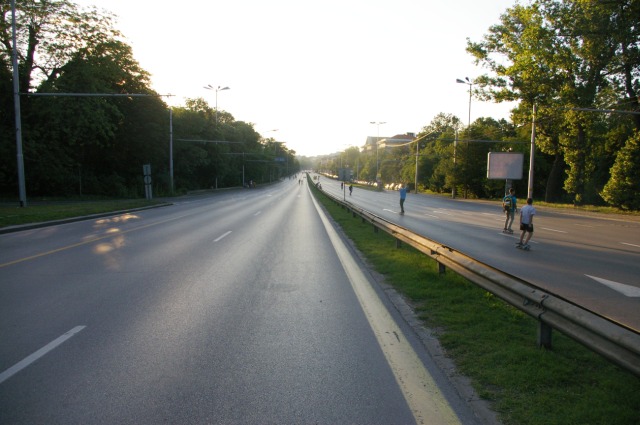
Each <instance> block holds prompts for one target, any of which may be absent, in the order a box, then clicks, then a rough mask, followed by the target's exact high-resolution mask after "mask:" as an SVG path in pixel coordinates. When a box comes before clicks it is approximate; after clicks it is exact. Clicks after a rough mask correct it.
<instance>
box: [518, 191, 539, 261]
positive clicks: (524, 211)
mask: <svg viewBox="0 0 640 425" xmlns="http://www.w3.org/2000/svg"><path fill="white" fill-rule="evenodd" d="M534 215H536V209H535V208H534V206H533V199H531V198H528V199H527V205H525V206H524V207H522V208H521V209H520V230H522V233H521V234H520V241H519V242H518V244H517V245H516V246H517V247H518V248H522V249H529V240H530V239H531V236H533V216H534ZM525 235H526V236H527V237H526V239H525ZM523 240H524V243H523Z"/></svg>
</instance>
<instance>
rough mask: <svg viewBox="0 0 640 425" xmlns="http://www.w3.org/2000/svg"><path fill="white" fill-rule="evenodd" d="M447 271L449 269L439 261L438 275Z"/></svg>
mask: <svg viewBox="0 0 640 425" xmlns="http://www.w3.org/2000/svg"><path fill="white" fill-rule="evenodd" d="M446 271H447V267H446V266H445V265H444V264H442V263H441V262H439V261H438V274H444V273H445V272H446Z"/></svg>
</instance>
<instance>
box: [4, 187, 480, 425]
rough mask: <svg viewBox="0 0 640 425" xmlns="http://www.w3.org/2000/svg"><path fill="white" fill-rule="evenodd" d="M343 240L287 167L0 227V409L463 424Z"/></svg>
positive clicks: (53, 415)
mask: <svg viewBox="0 0 640 425" xmlns="http://www.w3.org/2000/svg"><path fill="white" fill-rule="evenodd" d="M350 254H351V253H350V252H349V250H348V249H347V248H346V247H345V246H344V244H343V243H341V239H340V237H339V236H338V235H337V234H336V233H335V232H334V231H333V229H332V226H331V224H330V222H328V221H327V220H326V218H325V217H323V214H322V212H321V211H320V210H319V209H317V207H316V205H315V203H314V201H313V199H312V196H311V194H310V193H309V191H308V188H307V187H306V186H305V185H299V184H297V183H292V182H284V183H280V184H277V185H274V186H272V187H270V188H265V189H258V190H245V191H236V192H228V193H221V194H217V195H215V196H212V197H202V198H198V199H191V200H185V201H183V202H177V203H176V204H175V205H174V206H170V207H166V208H160V209H153V210H145V211H138V212H135V213H131V214H124V215H119V216H114V217H108V218H102V219H95V220H89V221H82V222H76V223H70V224H65V225H58V226H53V227H47V228H41V229H32V230H28V231H22V232H15V233H11V234H6V235H1V236H0V282H1V283H0V335H2V341H3V342H5V343H3V344H2V345H0V373H4V375H2V376H3V379H2V382H1V383H0V400H1V401H0V422H2V423H34V422H35V423H37V422H74V423H83V422H84V423H86V422H91V423H158V422H173V423H176V422H177V423H243V424H251V423H256V424H258V423H260V424H262V423H368V424H369V423H465V424H473V423H476V419H475V418H474V414H473V412H472V411H471V409H470V408H469V407H468V405H467V404H466V403H465V401H463V400H461V399H460V397H459V396H458V395H457V393H456V391H455V390H454V389H453V388H452V387H450V386H449V384H448V383H447V381H446V379H444V377H443V375H442V374H441V373H440V372H439V371H437V370H434V368H433V365H432V364H431V363H430V361H429V357H428V355H427V354H426V353H425V352H424V351H423V350H422V349H421V347H420V345H419V344H417V342H416V338H415V336H414V335H412V334H411V331H410V330H409V328H408V327H407V326H406V324H404V323H403V322H402V321H401V320H400V321H399V320H398V318H397V317H396V315H397V313H396V312H395V310H393V309H389V306H388V301H387V300H386V299H385V298H384V297H382V298H381V297H379V296H378V295H379V291H377V289H376V287H372V286H371V284H370V282H369V280H368V279H367V273H366V272H365V271H363V269H362V268H361V265H360V264H359V263H358V262H357V261H355V260H354V259H353V258H352V257H351V255H350ZM7 371H9V372H10V373H5V372H7Z"/></svg>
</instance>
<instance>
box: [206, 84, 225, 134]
mask: <svg viewBox="0 0 640 425" xmlns="http://www.w3.org/2000/svg"><path fill="white" fill-rule="evenodd" d="M204 88H205V89H207V90H215V92H216V125H218V92H219V91H222V90H229V89H230V87H220V86H218V87H213V86H212V85H211V84H207V85H206V86H204Z"/></svg>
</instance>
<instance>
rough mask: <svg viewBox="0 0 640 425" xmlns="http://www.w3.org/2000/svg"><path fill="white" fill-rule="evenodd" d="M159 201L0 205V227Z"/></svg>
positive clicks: (117, 209)
mask: <svg viewBox="0 0 640 425" xmlns="http://www.w3.org/2000/svg"><path fill="white" fill-rule="evenodd" d="M161 203H163V202H161V201H147V200H145V199H131V200H112V201H82V202H81V201H78V202H57V203H56V202H48V203H34V204H33V205H29V206H28V207H26V208H21V207H19V206H17V205H0V227H5V226H14V225H21V224H30V223H40V222H44V221H53V220H62V219H65V218H71V217H81V216H88V215H92V214H101V213H106V212H112V211H124V210H129V209H135V208H144V207H149V206H153V205H157V204H161Z"/></svg>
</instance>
